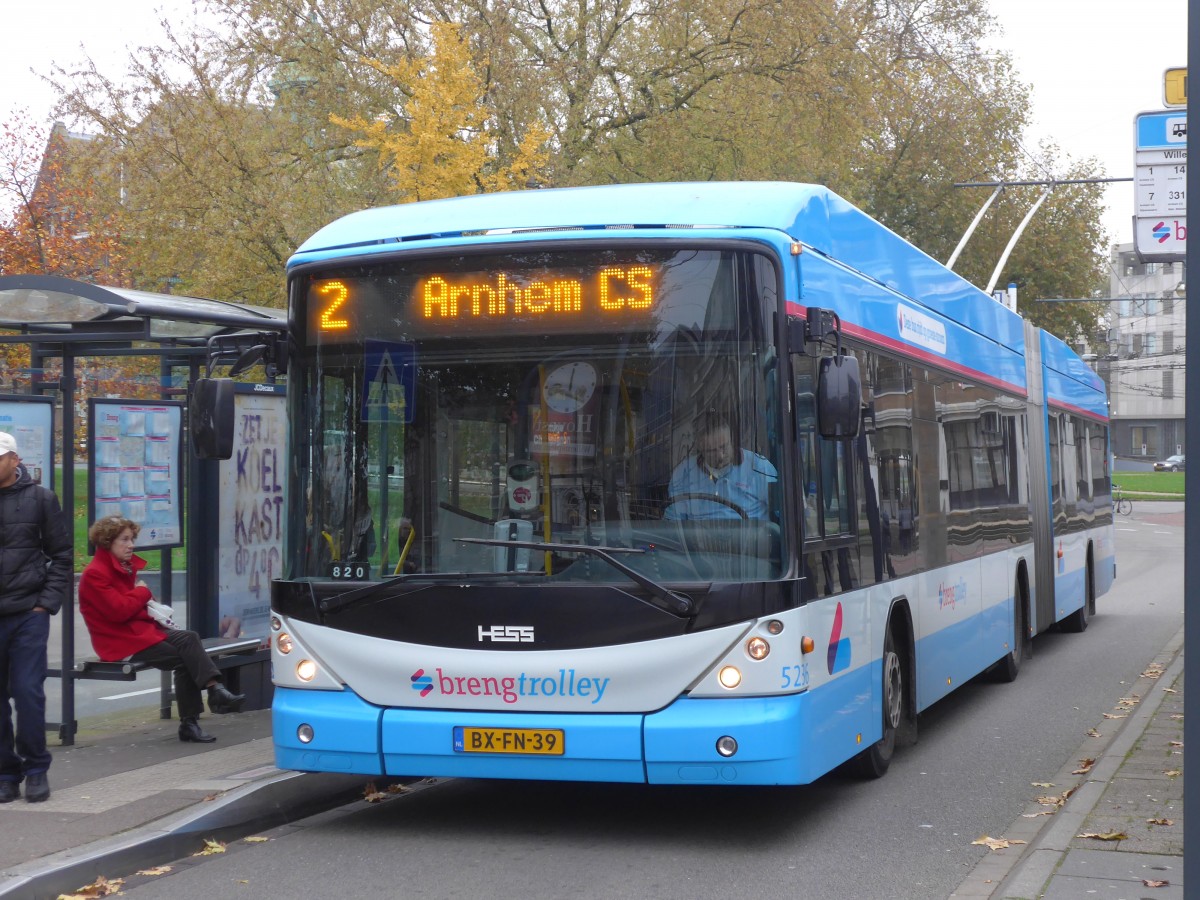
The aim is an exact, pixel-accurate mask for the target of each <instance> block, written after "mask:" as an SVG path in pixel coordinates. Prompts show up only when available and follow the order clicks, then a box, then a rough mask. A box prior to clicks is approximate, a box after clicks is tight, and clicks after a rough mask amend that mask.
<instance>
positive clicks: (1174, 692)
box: [1163, 688, 1179, 694]
mask: <svg viewBox="0 0 1200 900" xmlns="http://www.w3.org/2000/svg"><path fill="white" fill-rule="evenodd" d="M1163 693H1164V694H1178V693H1179V691H1177V690H1175V688H1163Z"/></svg>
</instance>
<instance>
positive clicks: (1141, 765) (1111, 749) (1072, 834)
mask: <svg viewBox="0 0 1200 900" xmlns="http://www.w3.org/2000/svg"><path fill="white" fill-rule="evenodd" d="M1183 682H1184V679H1183V632H1182V630H1181V631H1180V632H1179V634H1178V635H1177V636H1176V637H1175V638H1173V639H1172V640H1171V641H1170V642H1169V643H1168V644H1167V646H1166V647H1165V648H1164V649H1163V651H1162V653H1160V654H1159V656H1158V657H1157V658H1156V659H1155V661H1154V662H1153V663H1151V664H1150V665H1149V666H1147V668H1146V670H1145V672H1143V674H1142V677H1141V678H1140V679H1139V680H1138V681H1137V683H1136V684H1134V685H1133V687H1131V688H1130V690H1129V691H1128V692H1127V693H1126V695H1125V697H1124V698H1123V700H1122V701H1121V702H1120V703H1118V704H1117V706H1116V707H1115V708H1114V709H1113V710H1112V711H1111V712H1110V713H1108V714H1107V715H1106V717H1105V719H1104V720H1103V722H1101V723H1098V724H1097V726H1096V731H1097V732H1099V733H1100V734H1101V735H1103V734H1104V733H1105V732H1110V733H1111V736H1110V737H1109V739H1108V740H1107V741H1106V742H1104V743H1100V744H1097V743H1096V741H1097V740H1098V739H1095V738H1090V739H1089V740H1090V743H1085V744H1083V745H1082V746H1081V747H1080V750H1079V752H1078V754H1077V756H1078V758H1077V759H1072V760H1071V761H1070V762H1069V763H1068V764H1067V765H1066V766H1065V767H1064V768H1063V769H1062V771H1060V772H1059V773H1058V775H1057V776H1056V777H1055V778H1054V779H1053V786H1052V787H1045V788H1042V789H1041V791H1040V794H1039V798H1040V799H1044V800H1047V801H1052V800H1058V801H1059V802H1057V803H1056V802H1045V803H1038V802H1036V801H1035V802H1033V803H1031V804H1030V806H1029V807H1028V808H1027V809H1026V810H1025V812H1024V813H1023V814H1022V816H1021V818H1019V819H1018V820H1017V821H1016V822H1014V823H1013V824H1012V826H1011V827H1010V828H1009V829H1008V831H1007V832H1005V834H1003V835H999V836H998V837H999V838H1001V839H1003V840H1007V841H1009V842H1010V846H1008V847H1006V848H1001V849H997V850H993V851H990V852H989V853H988V855H987V856H985V857H984V858H983V859H982V860H980V862H979V863H978V864H977V865H976V866H975V868H974V869H973V870H972V871H971V874H970V875H969V876H968V877H967V878H966V880H965V881H963V883H962V884H960V885H959V887H958V888H957V890H955V892H954V893H953V894H952V895H951V897H953V898H967V897H972V898H983V897H989V898H998V900H1018V898H1044V900H1074V898H1078V897H1089V898H1095V900H1110V898H1111V900H1116V898H1130V900H1132V898H1144V897H1152V898H1154V900H1183V897H1184V896H1185V891H1184V887H1183V834H1184V831H1183V778H1184V774H1183V759H1184V756H1183V708H1184V703H1183ZM1117 724H1119V725H1120V727H1119V728H1118V729H1116V730H1114V729H1113V726H1114V725H1117ZM1089 759H1091V760H1093V762H1092V763H1091V765H1090V766H1088V765H1087V764H1086V762H1087V760H1089ZM1082 769H1086V770H1087V771H1085V772H1081V771H1080V770H1082ZM1064 795H1066V796H1065V798H1064ZM1084 835H1091V836H1090V837H1085V836H1084ZM1013 841H1024V842H1025V843H1024V844H1019V843H1011V842H1013ZM1022 851H1023V852H1022Z"/></svg>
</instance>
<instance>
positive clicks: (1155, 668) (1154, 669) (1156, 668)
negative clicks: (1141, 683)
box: [1142, 663, 1163, 678]
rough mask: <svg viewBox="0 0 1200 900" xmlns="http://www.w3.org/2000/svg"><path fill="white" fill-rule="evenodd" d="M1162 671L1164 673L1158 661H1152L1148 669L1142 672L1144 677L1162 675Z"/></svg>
mask: <svg viewBox="0 0 1200 900" xmlns="http://www.w3.org/2000/svg"><path fill="white" fill-rule="evenodd" d="M1162 673H1163V669H1162V666H1160V665H1158V664H1157V663H1152V664H1150V665H1149V666H1147V667H1146V671H1145V672H1143V673H1142V677H1143V678H1158V677H1159V676H1160V675H1162Z"/></svg>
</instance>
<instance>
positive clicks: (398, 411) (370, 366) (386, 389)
mask: <svg viewBox="0 0 1200 900" xmlns="http://www.w3.org/2000/svg"><path fill="white" fill-rule="evenodd" d="M363 350H364V353H363V363H364V371H365V377H364V378H363V400H362V418H363V421H364V422H404V423H406V424H407V423H410V422H412V417H413V399H414V393H415V384H416V349H415V348H414V347H413V345H412V344H407V343H403V342H400V341H374V340H368V341H365V342H364V347H363Z"/></svg>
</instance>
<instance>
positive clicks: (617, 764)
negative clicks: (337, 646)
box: [272, 686, 828, 785]
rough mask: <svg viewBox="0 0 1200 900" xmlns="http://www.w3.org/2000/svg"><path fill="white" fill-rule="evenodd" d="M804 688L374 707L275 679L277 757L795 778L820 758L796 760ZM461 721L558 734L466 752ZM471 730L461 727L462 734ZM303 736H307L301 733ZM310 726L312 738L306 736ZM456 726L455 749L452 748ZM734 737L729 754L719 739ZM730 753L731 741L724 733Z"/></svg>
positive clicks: (423, 770) (433, 766)
mask: <svg viewBox="0 0 1200 900" xmlns="http://www.w3.org/2000/svg"><path fill="white" fill-rule="evenodd" d="M808 710H809V703H808V695H807V694H803V693H801V694H788V695H780V696H773V697H752V698H742V699H732V698H730V699H690V698H681V699H679V700H677V701H675V702H674V703H672V704H671V705H670V706H668V707H666V708H665V709H662V710H660V711H658V712H655V713H650V714H644V715H643V714H637V713H627V714H600V715H584V714H578V715H576V714H555V713H511V712H467V711H458V710H422V709H411V708H392V709H384V708H382V707H378V706H373V705H372V704H369V703H367V702H365V701H364V700H362V699H361V698H360V697H358V696H357V695H356V694H354V693H353V692H352V691H348V690H347V691H341V692H337V691H310V690H297V689H294V688H285V687H278V686H277V687H276V689H275V699H274V703H273V705H272V724H273V728H274V740H275V759H276V765H278V766H279V767H280V768H283V769H294V770H298V771H306V772H347V773H358V774H363V775H375V776H384V775H386V776H439V777H455V776H459V777H470V778H514V779H539V780H553V781H598V782H601V781H610V782H634V783H649V784H741V785H749V784H800V783H805V782H807V781H811V780H813V778H815V777H817V776H818V775H819V774H820V773H821V772H823V771H826V770H827V767H828V761H818V760H814V759H805V758H804V757H805V753H804V742H803V740H802V735H804V734H806V733H808V729H806V728H805V718H806V715H808ZM461 729H485V730H487V731H488V732H491V733H500V732H505V733H508V734H514V733H521V734H532V733H533V732H538V733H541V734H543V735H544V734H546V733H548V732H552V733H554V734H555V735H556V738H555V744H556V745H557V735H561V740H562V743H561V745H560V746H556V748H555V749H556V752H554V753H549V754H547V753H541V754H534V753H532V752H490V751H489V752H471V751H469V750H467V749H464V746H463V741H462V734H463V731H461ZM468 733H469V732H468ZM301 735H303V736H305V737H309V740H308V741H304V740H302V739H301ZM310 735H311V736H310ZM456 735H457V736H458V742H457V744H458V747H457V749H456ZM722 738H726V739H728V738H732V739H733V742H735V745H736V749H735V750H734V752H733V754H732V755H731V756H723V755H722V754H721V753H719V752H718V750H717V746H718V741H721V739H722ZM722 743H723V745H724V746H725V749H726V750H727V751H728V749H729V747H730V742H729V741H728V740H725V741H723V742H722Z"/></svg>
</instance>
